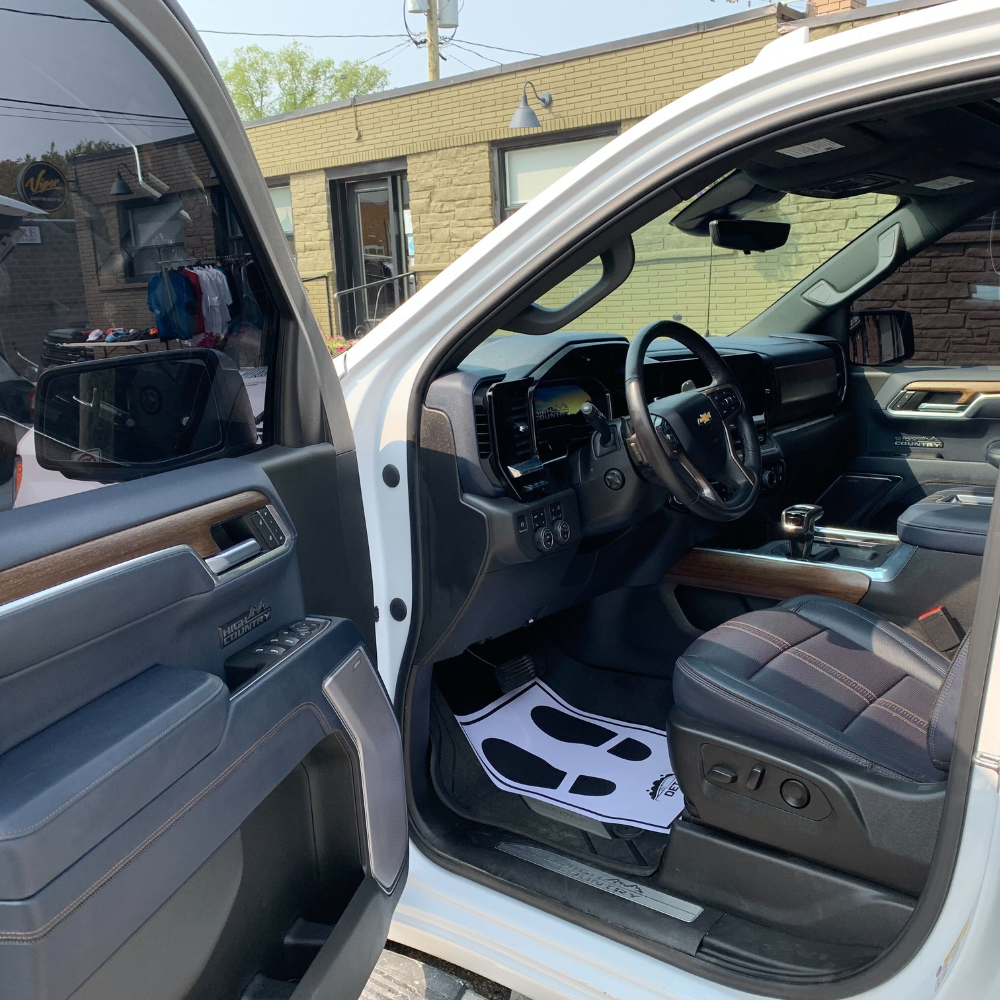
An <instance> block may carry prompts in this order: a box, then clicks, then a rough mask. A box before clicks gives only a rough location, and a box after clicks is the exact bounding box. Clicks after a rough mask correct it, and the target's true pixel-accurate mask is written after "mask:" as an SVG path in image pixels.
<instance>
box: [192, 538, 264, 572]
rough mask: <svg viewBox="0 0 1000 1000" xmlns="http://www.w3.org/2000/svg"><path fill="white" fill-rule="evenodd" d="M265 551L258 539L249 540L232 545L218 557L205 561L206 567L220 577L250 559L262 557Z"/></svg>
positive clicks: (210, 557) (211, 557)
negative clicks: (261, 554)
mask: <svg viewBox="0 0 1000 1000" xmlns="http://www.w3.org/2000/svg"><path fill="white" fill-rule="evenodd" d="M262 551H263V550H262V549H261V547H260V543H259V542H258V541H257V539H256V538H248V539H247V540H246V541H245V542H239V543H238V544H237V545H231V546H230V547H229V548H228V549H223V550H222V552H220V553H219V554H218V555H217V556H209V557H208V559H206V560H205V565H206V566H208V568H209V569H210V570H211V571H212V572H213V573H214V574H215V575H216V576H220V575H221V574H223V573H225V572H226V570H228V569H232V568H233V567H234V566H239V565H240V563H245V562H246V561H247V560H248V559H253V557H254V556H256V555H260V553H261V552H262Z"/></svg>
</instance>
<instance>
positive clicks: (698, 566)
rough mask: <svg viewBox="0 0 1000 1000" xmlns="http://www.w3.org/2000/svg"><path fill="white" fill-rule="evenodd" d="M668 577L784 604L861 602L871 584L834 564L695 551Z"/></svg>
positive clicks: (675, 567)
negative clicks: (802, 598) (797, 600)
mask: <svg viewBox="0 0 1000 1000" xmlns="http://www.w3.org/2000/svg"><path fill="white" fill-rule="evenodd" d="M666 579H667V580H668V581H670V582H671V583H682V584H686V585H687V586H689V587H703V588H704V589H705V590H719V591H724V592H725V593H729V594H744V595H746V596H747V597H770V598H775V599H777V600H784V599H785V598H788V597H798V596H799V595H801V594H819V595H820V596H822V597H839V598H840V599H841V600H842V601H848V602H850V603H851V604H857V603H858V601H860V600H861V598H863V597H864V596H865V594H867V593H868V587H869V586H870V584H871V581H870V580H869V579H868V577H867V576H865V574H864V573H858V572H856V571H855V570H850V569H841V568H840V567H837V566H830V565H829V564H815V563H807V562H796V561H795V560H792V559H787V560H778V559H774V560H772V559H762V558H760V557H759V556H754V555H752V554H750V553H747V552H732V551H727V550H724V549H691V550H690V551H688V552H685V553H684V555H682V556H681V557H680V559H678V560H677V562H675V563H674V564H673V566H671V567H670V569H669V570H667V575H666Z"/></svg>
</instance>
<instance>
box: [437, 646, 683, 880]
mask: <svg viewBox="0 0 1000 1000" xmlns="http://www.w3.org/2000/svg"><path fill="white" fill-rule="evenodd" d="M496 652H497V651H496V650H491V649H488V648H487V649H484V650H483V651H482V652H481V653H472V652H466V653H465V654H463V655H462V656H459V657H456V658H455V659H454V660H449V661H446V662H445V663H439V664H438V665H437V667H436V669H435V682H436V683H435V689H434V692H433V694H432V699H431V777H432V781H433V784H434V788H435V790H436V791H437V793H438V795H439V796H440V797H441V798H442V799H443V800H444V802H445V803H446V804H447V805H449V806H450V807H451V808H452V809H453V810H454V811H455V812H457V813H458V814H459V815H460V816H464V817H466V818H468V819H473V820H476V821H478V822H481V823H487V824H490V825H491V826H496V827H499V828H501V829H503V830H507V831H510V832H512V833H520V834H523V835H526V836H529V837H531V838H532V839H533V840H536V841H537V842H539V843H542V844H547V845H549V846H552V847H556V848H558V849H560V850H562V851H566V852H568V853H570V854H573V855H574V856H576V857H578V858H581V859H590V860H598V859H599V860H600V861H601V863H602V864H604V865H605V866H607V867H611V868H613V869H614V870H617V871H621V872H628V873H632V874H650V873H652V872H653V871H655V870H656V868H657V867H658V866H659V863H660V859H661V856H662V854H663V849H664V847H665V845H666V834H667V831H668V830H669V827H670V824H671V823H672V822H673V821H674V819H676V817H677V815H678V814H679V813H680V810H681V808H682V805H683V803H682V800H681V795H680V792H679V790H678V789H677V787H676V783H675V782H674V781H673V774H672V770H671V768H670V765H669V753H668V750H667V743H666V736H665V734H664V732H663V729H662V725H663V722H662V721H661V723H660V726H661V728H659V729H657V728H656V727H655V726H650V725H648V724H647V723H648V722H649V721H651V719H650V716H652V713H650V712H648V711H640V712H638V713H636V712H634V711H633V712H632V713H629V712H627V711H623V710H622V709H623V708H624V707H625V705H624V703H625V702H629V703H631V704H633V705H642V706H645V707H648V706H649V705H650V704H652V705H655V706H656V715H660V714H661V713H662V711H663V709H662V706H663V705H664V704H667V705H668V706H669V701H667V702H665V701H664V699H669V682H668V681H665V680H664V679H663V678H649V677H643V676H640V675H622V674H620V673H617V672H612V671H606V670H602V669H600V668H598V667H593V666H591V665H589V664H585V663H580V662H579V661H576V660H573V658H571V657H569V656H568V655H567V654H565V653H564V652H562V651H561V650H559V649H558V648H557V647H555V646H554V645H552V644H551V643H549V642H546V641H545V640H544V639H543V640H540V641H537V642H535V643H533V644H532V645H531V646H530V647H529V648H527V649H525V650H523V651H522V652H521V654H520V656H519V657H518V659H520V660H521V661H522V664H521V673H520V674H518V675H515V676H512V677H510V678H509V681H510V682H514V681H520V682H521V683H519V684H517V686H516V687H512V688H511V689H510V690H508V691H504V690H503V687H502V686H501V682H502V681H505V680H508V673H507V671H505V669H504V668H505V666H506V664H508V663H510V662H512V660H510V659H507V660H499V657H496V656H495V654H496ZM491 654H494V658H495V659H497V660H498V664H497V666H496V667H495V666H494V664H493V662H492V661H490V660H487V659H486V656H487V655H491ZM525 660H526V661H527V662H528V663H530V664H531V673H530V674H529V673H525V672H524V665H523V664H524V661H525ZM535 671H537V674H536V673H535ZM531 674H534V676H532V675H531ZM570 676H572V682H570V683H567V682H566V679H567V678H568V677H570ZM581 689H586V690H587V692H588V697H587V698H585V699H583V698H579V694H580V691H581ZM602 692H603V697H602ZM574 694H576V695H577V697H578V700H575V703H574ZM580 701H585V702H586V703H587V705H588V707H591V708H593V707H594V706H595V705H596V704H602V703H603V704H604V705H608V706H609V707H610V708H611V710H612V711H613V712H614V715H612V712H611V711H609V712H607V713H606V714H597V713H595V712H593V711H585V710H582V709H581V708H580V707H579V702H580ZM615 709H617V711H615ZM636 714H638V716H639V718H636V717H635V716H636ZM629 715H631V716H632V718H629V717H628V716H629ZM621 716H626V717H625V718H621ZM654 717H655V716H654ZM654 772H655V773H654ZM671 793H672V794H671Z"/></svg>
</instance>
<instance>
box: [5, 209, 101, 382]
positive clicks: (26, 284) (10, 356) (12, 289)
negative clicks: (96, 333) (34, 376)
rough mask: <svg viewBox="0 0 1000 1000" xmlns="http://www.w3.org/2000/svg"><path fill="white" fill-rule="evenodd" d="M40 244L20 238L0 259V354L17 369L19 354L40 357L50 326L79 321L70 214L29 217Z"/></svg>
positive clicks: (82, 316)
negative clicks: (1, 259) (20, 242)
mask: <svg viewBox="0 0 1000 1000" xmlns="http://www.w3.org/2000/svg"><path fill="white" fill-rule="evenodd" d="M33 225H35V226H37V227H38V229H39V231H40V233H41V240H42V241H41V243H24V244H19V245H18V246H16V247H14V249H13V250H12V251H11V252H10V253H9V254H8V255H7V256H6V257H5V258H4V260H3V261H2V262H0V355H2V356H3V357H5V358H6V359H7V361H8V362H10V364H12V365H13V366H14V367H15V368H17V369H18V370H19V371H20V372H22V374H26V373H27V372H28V371H30V369H29V367H28V366H27V365H26V364H25V362H24V361H22V360H21V358H20V357H19V356H18V355H19V354H23V355H24V357H26V358H30V359H31V360H32V361H35V362H37V361H39V359H40V358H41V356H42V343H43V341H44V340H45V334H46V333H48V332H49V330H59V329H63V328H66V327H73V326H76V325H77V324H79V323H83V322H85V321H86V318H87V303H86V300H85V298H84V292H83V274H82V272H81V270H80V255H79V252H78V247H77V232H76V223H75V222H74V221H73V220H72V219H60V220H56V219H52V220H49V219H42V220H40V221H37V222H33Z"/></svg>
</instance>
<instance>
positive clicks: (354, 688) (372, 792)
mask: <svg viewBox="0 0 1000 1000" xmlns="http://www.w3.org/2000/svg"><path fill="white" fill-rule="evenodd" d="M323 694H324V695H326V700H327V701H328V702H329V703H330V704H331V706H332V707H333V710H334V711H335V712H336V713H337V717H338V718H339V719H340V721H341V723H342V724H343V726H344V729H345V730H346V731H347V734H348V735H349V736H350V738H351V742H352V743H353V744H354V748H355V750H356V751H357V754H358V761H359V763H360V765H361V793H362V798H363V800H364V807H365V834H366V837H367V842H368V868H369V870H370V871H371V874H372V876H373V877H374V879H375V881H376V882H378V884H379V885H380V886H381V887H382V889H383V890H384V891H385V892H387V893H388V892H391V891H392V887H393V886H394V885H395V884H396V880H397V879H398V878H399V874H400V872H401V871H402V870H403V865H404V864H405V863H406V856H407V851H408V850H409V835H410V831H409V818H408V815H407V807H406V781H405V779H404V771H403V741H402V738H401V737H400V734H399V724H398V723H397V722H396V713H395V712H393V710H392V705H391V704H390V703H389V696H388V695H387V694H386V693H385V688H384V687H383V686H382V681H381V679H380V678H379V675H378V674H377V673H376V671H375V667H374V666H372V661H371V660H369V659H368V654H367V653H366V652H365V650H364V647H362V646H358V648H357V649H355V650H354V652H352V653H351V654H350V655H349V656H348V657H347V659H345V660H344V661H343V662H342V663H341V664H340V665H339V666H338V667H337V668H336V669H335V670H334V671H333V673H332V674H330V675H329V676H328V677H327V678H326V680H325V681H323Z"/></svg>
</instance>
